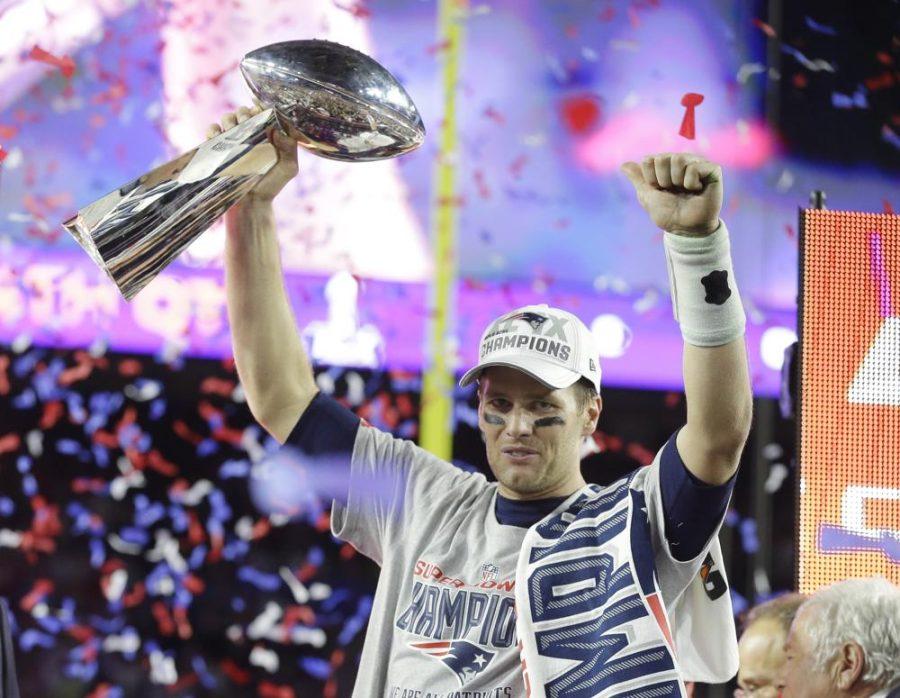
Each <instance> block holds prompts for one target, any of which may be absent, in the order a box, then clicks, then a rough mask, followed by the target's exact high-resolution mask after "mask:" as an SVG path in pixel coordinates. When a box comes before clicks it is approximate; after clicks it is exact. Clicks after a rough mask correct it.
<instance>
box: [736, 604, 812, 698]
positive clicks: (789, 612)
mask: <svg viewBox="0 0 900 698" xmlns="http://www.w3.org/2000/svg"><path fill="white" fill-rule="evenodd" d="M805 600H806V597H805V596H804V595H803V594H783V595H782V596H779V597H776V598H774V599H771V600H770V601H767V602H766V603H763V604H760V605H759V606H756V607H755V608H753V609H751V610H750V612H749V613H748V614H747V622H746V625H745V627H744V632H743V634H742V635H741V639H740V641H739V642H738V655H739V657H740V666H739V668H738V686H739V687H740V688H742V689H743V690H745V691H755V692H756V695H759V696H763V697H765V696H768V695H772V696H776V695H777V694H778V683H779V678H780V676H781V671H782V669H783V667H784V662H785V654H784V642H785V640H786V639H787V635H788V631H789V630H790V627H791V621H793V620H794V616H795V615H796V613H797V609H798V608H800V606H801V604H802V603H803V602H804V601H805Z"/></svg>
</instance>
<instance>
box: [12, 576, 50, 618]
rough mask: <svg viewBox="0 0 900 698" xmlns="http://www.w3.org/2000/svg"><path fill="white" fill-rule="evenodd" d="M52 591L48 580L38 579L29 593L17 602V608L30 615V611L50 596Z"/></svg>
mask: <svg viewBox="0 0 900 698" xmlns="http://www.w3.org/2000/svg"><path fill="white" fill-rule="evenodd" d="M53 589H54V586H53V582H51V581H50V580H49V579H38V580H37V581H36V582H35V583H34V586H33V587H32V588H31V591H29V592H28V593H27V594H26V595H25V596H23V597H22V599H21V601H19V607H20V608H21V609H22V610H23V611H25V612H26V613H31V609H32V608H34V607H35V606H36V605H37V604H38V603H39V602H41V601H43V600H44V598H45V597H46V596H47V595H48V594H52V593H53Z"/></svg>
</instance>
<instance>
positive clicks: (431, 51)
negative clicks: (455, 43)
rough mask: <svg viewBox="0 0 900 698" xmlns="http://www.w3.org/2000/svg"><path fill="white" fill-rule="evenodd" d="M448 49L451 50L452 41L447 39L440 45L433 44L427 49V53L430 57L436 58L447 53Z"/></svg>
mask: <svg viewBox="0 0 900 698" xmlns="http://www.w3.org/2000/svg"><path fill="white" fill-rule="evenodd" d="M448 48H450V39H445V40H444V41H441V42H440V43H437V44H432V45H431V46H429V47H427V48H426V49H425V53H427V54H428V55H429V56H435V55H437V54H438V53H442V52H443V51H446V50H447V49H448Z"/></svg>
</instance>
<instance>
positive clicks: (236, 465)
mask: <svg viewBox="0 0 900 698" xmlns="http://www.w3.org/2000/svg"><path fill="white" fill-rule="evenodd" d="M249 473H250V462H249V461H245V460H227V461H225V462H224V463H222V467H220V468H219V477H220V478H221V479H222V480H227V479H229V478H232V477H247V475H249Z"/></svg>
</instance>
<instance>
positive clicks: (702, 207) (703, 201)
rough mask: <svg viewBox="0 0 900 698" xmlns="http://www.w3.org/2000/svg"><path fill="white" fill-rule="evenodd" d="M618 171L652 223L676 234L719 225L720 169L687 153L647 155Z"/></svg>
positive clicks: (709, 229)
mask: <svg viewBox="0 0 900 698" xmlns="http://www.w3.org/2000/svg"><path fill="white" fill-rule="evenodd" d="M621 169H622V172H624V173H625V176H626V177H628V179H629V180H630V181H631V183H632V184H633V185H634V190H635V192H636V193H637V196H638V201H639V202H640V204H641V206H643V207H644V209H645V210H646V211H647V213H649V214H650V218H651V219H652V220H653V222H654V223H655V224H656V225H658V226H659V227H660V228H662V229H663V230H665V231H668V232H670V233H677V234H679V235H691V236H703V235H709V234H710V233H712V232H714V231H715V229H716V228H718V227H719V211H720V210H721V209H722V168H721V167H719V165H717V164H715V163H714V162H710V161H709V160H706V159H704V158H702V157H700V156H699V155H693V154H691V153H659V154H657V155H648V156H647V157H645V158H644V159H643V160H642V161H641V163H640V164H638V163H636V162H626V163H624V164H623V165H622V168H621Z"/></svg>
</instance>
